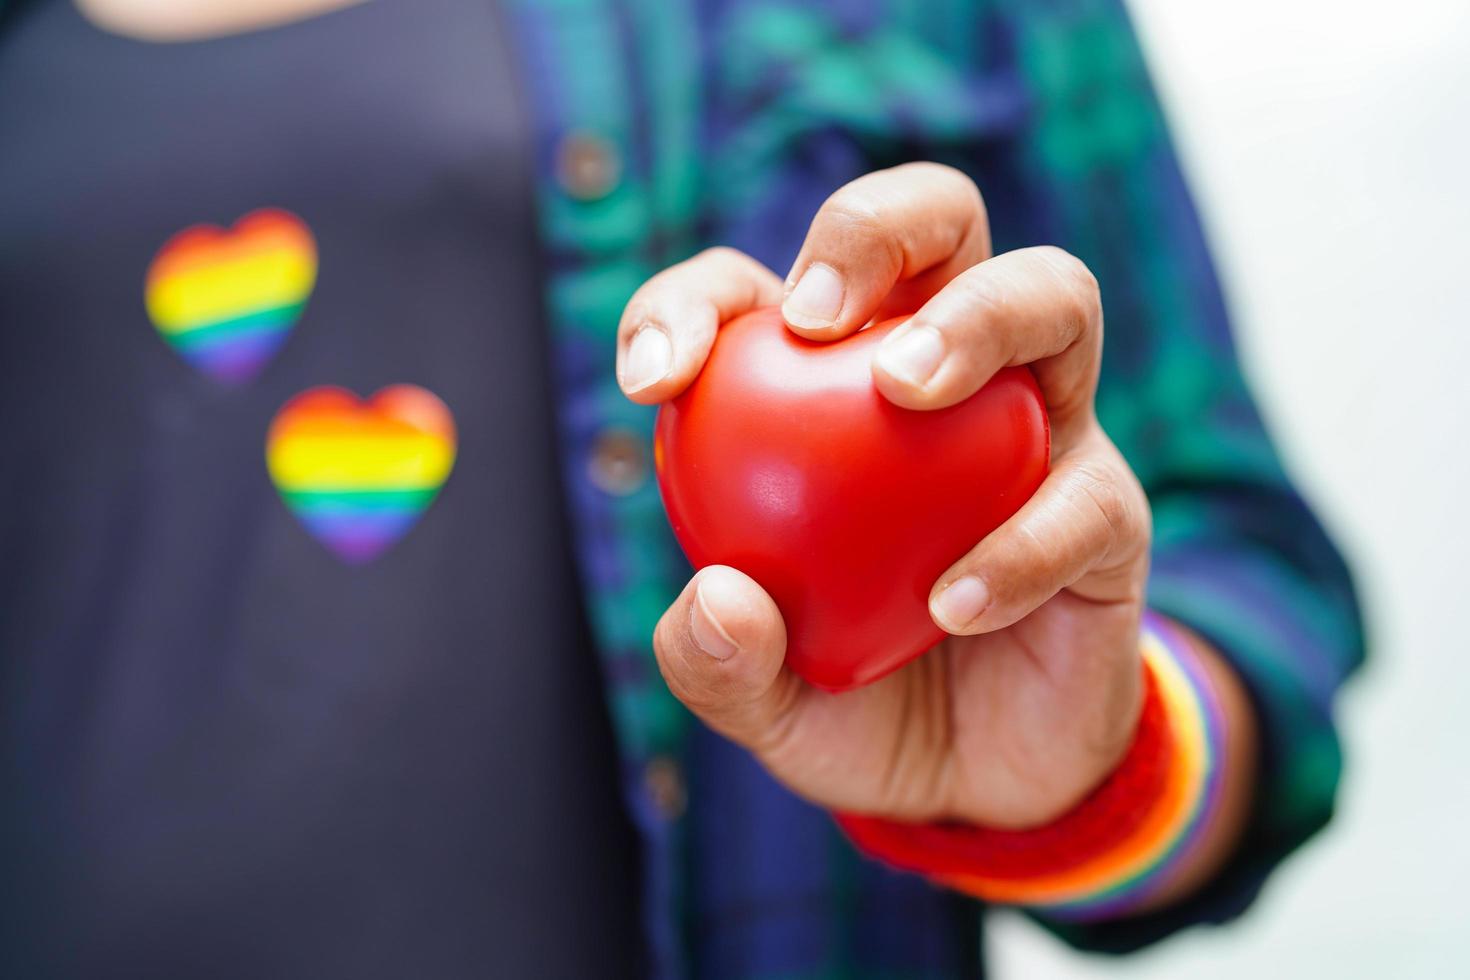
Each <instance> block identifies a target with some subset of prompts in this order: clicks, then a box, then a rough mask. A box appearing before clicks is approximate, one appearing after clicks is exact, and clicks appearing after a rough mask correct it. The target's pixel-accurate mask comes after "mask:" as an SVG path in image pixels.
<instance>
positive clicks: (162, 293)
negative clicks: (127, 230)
mask: <svg viewBox="0 0 1470 980" xmlns="http://www.w3.org/2000/svg"><path fill="white" fill-rule="evenodd" d="M316 257H317V256H316V241H315V239H313V238H312V235H311V229H309V228H307V227H306V224H305V223H304V222H302V220H301V219H300V218H298V217H296V216H295V215H294V214H291V213H290V212H289V211H282V210H280V209H279V208H262V209H260V210H259V211H252V212H250V213H249V214H247V215H245V216H244V217H243V218H241V219H240V220H239V221H237V222H236V223H235V227H234V228H231V229H229V230H228V231H227V230H225V229H223V228H218V227H216V226H214V225H194V226H193V227H190V228H185V229H184V230H183V231H181V232H179V233H178V234H177V235H174V236H173V237H172V238H170V239H169V240H168V241H167V242H164V244H163V247H162V248H160V249H159V250H158V254H157V255H155V256H154V257H153V262H152V264H151V265H149V267H148V276H147V280H146V283H145V285H144V291H143V292H144V302H145V305H146V306H147V307H148V316H149V317H150V318H151V319H152V320H153V325H154V326H155V327H156V328H157V329H158V332H159V334H161V335H162V336H163V339H164V340H166V341H168V343H169V345H170V346H171V347H173V348H174V350H176V351H178V352H179V354H181V355H182V356H183V358H184V359H185V360H186V361H188V362H189V363H190V364H193V365H194V366H195V367H197V368H199V369H200V370H201V371H203V372H204V373H205V374H207V375H209V376H210V377H211V378H214V379H215V380H216V381H220V382H223V383H225V384H240V383H243V382H245V381H249V380H250V379H251V378H253V377H255V376H256V375H257V374H258V373H260V370H261V368H263V367H264V366H265V365H266V363H267V362H268V361H269V360H270V359H271V356H272V355H274V354H275V352H276V350H277V348H279V347H280V346H281V344H282V343H283V342H285V340H286V336H287V335H288V334H289V333H290V332H291V328H292V327H294V326H295V325H296V321H297V320H298V319H299V318H300V316H301V310H302V308H303V307H304V306H305V305H306V301H307V299H308V298H309V297H310V296H311V288H312V286H313V285H315V283H316Z"/></svg>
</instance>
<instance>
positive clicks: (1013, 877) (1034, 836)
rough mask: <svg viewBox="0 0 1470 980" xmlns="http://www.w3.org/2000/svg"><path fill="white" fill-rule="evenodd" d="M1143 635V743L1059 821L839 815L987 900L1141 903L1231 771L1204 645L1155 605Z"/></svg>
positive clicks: (1212, 807) (1061, 911)
mask: <svg viewBox="0 0 1470 980" xmlns="http://www.w3.org/2000/svg"><path fill="white" fill-rule="evenodd" d="M1140 642H1141V648H1142V654H1143V666H1144V677H1145V682H1146V683H1145V698H1144V708H1143V711H1142V713H1141V716H1140V720H1139V725H1138V730H1137V733H1136V734H1135V736H1134V742H1133V745H1132V746H1131V747H1130V749H1129V751H1128V753H1127V755H1125V757H1124V759H1123V761H1122V763H1120V764H1119V766H1118V768H1117V769H1116V770H1115V771H1114V772H1113V774H1112V775H1111V776H1109V777H1108V779H1106V780H1105V781H1104V782H1103V784H1102V785H1101V786H1099V787H1098V788H1097V789H1095V790H1094V791H1093V792H1092V793H1091V794H1090V795H1089V796H1088V797H1087V799H1085V800H1084V801H1083V802H1082V803H1080V804H1078V805H1077V807H1075V808H1074V809H1073V810H1072V811H1070V812H1069V813H1067V814H1064V815H1063V816H1062V817H1061V818H1059V819H1058V820H1056V821H1055V822H1053V823H1051V824H1048V825H1047V826H1045V827H1039V828H1035V829H1033V830H1024V831H1006V830H996V829H992V828H987V827H977V826H969V825H955V824H905V823H900V822H898V821H891V820H883V819H878V818H872V817H860V816H855V815H852V814H837V815H836V818H837V821H838V823H839V824H840V825H841V826H842V827H843V829H844V830H845V831H846V832H847V833H848V835H849V836H850V837H851V838H852V839H853V841H854V842H855V843H856V844H857V845H858V846H859V847H860V848H862V849H863V850H865V851H867V852H868V853H870V854H872V855H873V856H875V857H878V858H880V859H883V860H885V861H888V862H889V863H891V864H894V865H897V866H899V867H902V868H906V869H908V870H912V871H917V872H920V873H922V874H926V875H928V876H930V877H931V878H933V879H934V880H936V881H938V882H940V883H942V884H944V885H946V886H948V887H952V888H955V889H956V890H959V891H963V892H967V893H969V894H972V895H975V896H977V897H980V898H984V899H986V900H987V901H991V902H996V903H1004V904H1011V905H1022V906H1026V907H1029V908H1033V909H1036V910H1037V911H1041V912H1044V913H1045V914H1046V915H1047V916H1049V917H1051V918H1054V919H1061V920H1066V921H1093V920H1100V919H1108V918H1115V917H1117V916H1121V915H1126V914H1127V913H1129V912H1130V911H1132V910H1134V909H1137V908H1139V907H1140V906H1142V905H1143V904H1145V903H1146V902H1148V901H1149V899H1151V898H1152V897H1153V896H1154V895H1156V894H1157V893H1158V892H1159V890H1160V889H1161V888H1164V887H1166V886H1167V885H1168V884H1169V883H1170V882H1171V881H1172V880H1173V879H1174V877H1175V875H1176V874H1177V872H1178V869H1179V868H1180V867H1181V866H1182V865H1183V864H1185V863H1186V861H1187V858H1188V857H1189V856H1190V855H1191V854H1192V853H1194V851H1195V850H1196V849H1197V848H1198V846H1199V844H1200V842H1201V840H1202V839H1203V838H1204V836H1205V832H1206V830H1207V829H1208V827H1209V826H1210V822H1211V821H1212V820H1213V819H1214V817H1215V815H1216V814H1217V812H1218V811H1219V803H1220V798H1221V787H1222V783H1223V778H1224V771H1225V767H1224V765H1223V759H1222V752H1223V748H1224V745H1225V738H1224V736H1225V732H1224V721H1225V720H1224V713H1223V710H1222V708H1221V705H1220V701H1219V698H1218V696H1217V694H1216V692H1215V690H1214V688H1213V686H1212V684H1211V682H1210V679H1209V676H1208V674H1207V673H1206V672H1205V669H1204V665H1203V664H1202V663H1201V661H1200V659H1199V656H1198V655H1197V654H1196V652H1195V650H1194V648H1193V647H1192V646H1191V644H1190V642H1189V641H1188V640H1187V639H1186V638H1185V637H1184V635H1183V634H1182V633H1181V632H1180V631H1179V629H1178V628H1176V627H1174V626H1172V625H1171V624H1170V623H1169V622H1168V620H1166V619H1164V618H1163V617H1161V616H1157V615H1154V614H1152V613H1147V614H1145V617H1144V623H1143V630H1142V634H1141V641H1140Z"/></svg>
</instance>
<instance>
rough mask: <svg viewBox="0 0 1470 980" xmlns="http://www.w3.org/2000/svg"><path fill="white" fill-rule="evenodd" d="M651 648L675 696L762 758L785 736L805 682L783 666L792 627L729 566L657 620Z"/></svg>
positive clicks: (697, 583)
mask: <svg viewBox="0 0 1470 980" xmlns="http://www.w3.org/2000/svg"><path fill="white" fill-rule="evenodd" d="M653 649H654V653H655V655H656V656H657V658H658V666H659V670H660V672H662V674H663V676H664V681H665V682H666V683H667V684H668V685H669V690H670V691H672V692H673V694H674V696H675V697H677V698H678V699H679V700H680V701H682V702H683V703H684V705H685V706H686V707H688V708H689V710H690V711H692V712H694V713H695V714H696V715H698V716H699V717H700V718H701V719H702V720H703V721H704V722H705V723H706V724H707V725H709V726H710V727H711V728H713V729H715V730H716V731H718V732H720V733H721V734H723V735H725V736H726V737H727V738H729V739H731V740H732V741H734V742H736V743H738V744H740V745H743V746H745V747H746V748H748V749H752V750H754V751H757V752H759V751H760V747H761V746H762V745H764V744H769V743H768V740H769V739H771V738H773V737H775V736H776V734H777V733H779V732H780V731H781V730H782V728H783V725H784V722H785V721H786V719H787V718H789V716H790V714H791V712H792V711H793V709H794V706H795V704H796V700H797V695H798V694H799V693H800V689H801V681H800V680H799V679H798V678H797V677H796V675H795V674H793V673H792V672H791V671H789V670H787V669H785V666H784V663H785V658H786V625H785V623H783V622H782V621H781V613H780V610H778V609H777V608H776V603H775V602H774V601H773V600H772V599H771V597H770V596H769V595H767V594H766V591H765V590H764V589H762V588H761V587H760V586H759V585H757V584H756V583H755V581H754V580H752V579H751V578H750V577H749V576H747V575H745V574H743V573H741V572H737V571H736V570H735V569H733V568H729V567H726V566H724V565H711V566H709V567H708V568H704V569H701V570H700V571H699V573H698V574H696V575H695V576H694V578H693V579H691V580H690V581H689V584H688V585H686V586H685V587H684V591H683V592H682V593H680V595H679V598H678V599H677V600H675V601H674V604H673V605H672V606H670V607H669V608H668V611H666V612H665V613H664V615H663V618H662V619H661V620H659V624H658V628H657V629H656V630H655V631H654V634H653Z"/></svg>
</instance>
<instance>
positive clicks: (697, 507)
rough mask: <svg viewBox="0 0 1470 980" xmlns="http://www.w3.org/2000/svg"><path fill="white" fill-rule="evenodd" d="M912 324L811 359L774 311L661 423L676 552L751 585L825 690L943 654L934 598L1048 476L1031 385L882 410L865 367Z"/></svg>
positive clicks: (661, 465)
mask: <svg viewBox="0 0 1470 980" xmlns="http://www.w3.org/2000/svg"><path fill="white" fill-rule="evenodd" d="M902 319H903V318H899V319H895V320H889V321H887V322H885V323H881V324H878V325H876V326H874V327H870V328H869V329H867V330H862V331H859V332H858V333H856V334H854V335H852V336H851V337H848V338H847V339H845V340H840V341H837V342H835V343H825V344H818V343H812V342H810V341H806V340H803V339H801V338H800V337H797V336H796V335H795V334H793V333H792V332H791V331H790V330H788V329H787V328H786V326H785V324H784V323H783V322H782V320H781V313H780V310H778V309H775V308H771V309H762V310H756V311H755V312H753V313H748V314H746V315H745V316H742V317H740V318H739V319H737V320H734V321H732V322H731V323H729V324H727V325H725V326H724V327H723V328H722V329H721V330H720V333H719V336H718V337H717V338H716V341H715V345H714V350H713V351H711V353H710V356H709V360H708V361H707V362H706V363H705V365H704V369H703V370H702V371H701V372H700V374H699V377H698V378H696V379H695V381H694V383H693V384H692V385H690V386H689V388H688V390H686V391H685V392H684V393H683V394H682V395H680V396H679V397H678V398H676V399H674V400H673V401H671V402H669V403H667V404H666V405H664V407H663V409H662V410H660V412H659V416H658V426H657V431H656V434H655V438H654V458H655V460H656V461H657V465H658V480H659V488H660V490H661V491H662V493H663V500H664V506H665V508H666V509H667V510H668V513H669V519H670V521H671V522H672V523H673V526H674V534H675V535H676V536H677V537H678V539H679V543H680V544H681V545H682V546H683V547H684V553H685V554H686V555H688V556H689V560H690V561H691V562H693V563H694V565H695V566H696V567H700V568H702V567H704V566H706V565H716V564H718V565H730V566H732V567H734V568H738V569H740V570H741V571H742V572H744V573H746V574H747V575H749V576H750V577H751V578H753V579H755V580H756V581H757V582H759V583H760V584H761V586H762V587H764V588H765V590H766V591H767V592H769V593H770V594H771V597H772V598H773V599H775V600H776V605H777V606H778V607H779V608H780V610H781V614H782V616H783V617H784V618H785V620H786V639H787V648H786V660H787V662H788V663H789V664H790V665H791V667H792V669H793V670H795V671H796V672H797V673H798V674H800V675H801V676H802V677H804V678H806V679H807V680H808V681H810V682H811V683H812V684H815V685H817V686H818V687H822V688H826V689H828V690H832V691H843V690H847V689H849V688H853V687H858V686H860V685H863V684H867V683H869V682H871V681H874V680H876V679H878V678H879V677H881V676H883V675H884V674H886V673H888V672H889V671H892V670H896V669H897V668H899V667H901V666H903V665H904V664H905V663H908V662H909V661H910V660H912V659H913V658H914V657H917V656H918V655H919V654H921V653H923V652H924V651H925V650H927V649H928V648H929V647H931V646H933V645H934V644H935V643H936V642H938V641H939V639H940V637H941V636H943V631H941V630H940V629H939V627H937V626H936V625H935V624H934V621H933V620H932V619H930V618H929V609H928V602H929V590H930V589H931V588H933V586H934V583H935V582H936V581H937V580H938V578H939V576H940V575H941V574H942V573H943V572H944V570H945V569H947V568H948V567H949V566H950V565H951V564H953V563H954V562H955V561H956V560H957V559H959V558H960V556H962V555H964V554H965V552H967V551H968V550H969V549H970V548H972V547H973V546H974V545H975V543H976V542H978V541H979V540H980V539H981V538H983V537H985V535H987V534H989V533H990V532H991V531H993V530H995V528H997V527H999V526H1000V525H1001V524H1002V523H1003V522H1004V521H1005V520H1006V519H1007V518H1008V517H1010V516H1011V515H1012V514H1014V513H1015V512H1016V511H1017V510H1018V509H1019V508H1020V506H1021V505H1022V504H1023V503H1025V502H1026V500H1027V499H1028V498H1029V497H1030V496H1031V494H1032V493H1033V492H1034V491H1035V490H1036V488H1037V487H1038V486H1040V485H1041V481H1042V480H1043V479H1044V478H1045V476H1046V470H1047V463H1048V454H1049V451H1050V433H1049V431H1048V428H1047V419H1046V409H1045V405H1044V404H1043V402H1042V398H1041V391H1040V390H1039V389H1038V388H1037V386H1036V380H1035V379H1034V378H1033V377H1032V376H1031V372H1030V371H1029V370H1027V369H1026V368H1006V369H1004V370H1002V371H1001V372H1000V373H999V374H997V375H996V376H995V377H994V378H993V379H991V381H990V382H989V383H988V384H986V385H985V387H983V388H981V389H980V390H979V391H978V392H976V393H975V394H974V395H972V396H970V397H969V398H968V399H966V400H965V401H963V402H961V403H960V404H958V405H955V406H953V407H950V408H945V409H940V410H938V411H931V412H920V411H912V410H909V409H904V408H899V407H898V406H896V405H894V404H893V403H892V402H889V401H888V400H887V399H885V398H884V397H883V396H882V395H881V394H879V393H878V389H877V388H876V387H874V385H873V376H872V372H871V364H872V360H873V353H874V351H875V350H876V349H877V346H878V342H879V341H881V340H882V339H883V337H884V335H885V334H887V333H888V332H889V331H890V330H892V329H893V328H894V327H895V326H896V325H897V324H899V323H900V322H902Z"/></svg>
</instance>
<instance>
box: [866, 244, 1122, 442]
mask: <svg viewBox="0 0 1470 980" xmlns="http://www.w3.org/2000/svg"><path fill="white" fill-rule="evenodd" d="M1101 357H1102V302H1101V299H1100V297H1099V294H1098V287H1097V280H1096V279H1095V278H1093V275H1092V273H1091V272H1089V271H1088V269H1087V267H1086V266H1085V265H1083V264H1082V262H1081V261H1080V260H1078V259H1077V258H1075V257H1073V256H1071V255H1069V254H1067V253H1066V252H1063V251H1061V250H1060V249H1056V248H1050V247H1042V248H1027V249H1021V250H1019V251H1015V252H1007V253H1005V254H1003V255H997V256H996V257H995V258H993V259H990V260H989V261H986V262H982V263H980V264H979V265H976V266H974V267H973V268H971V269H968V270H966V271H965V272H963V273H961V274H960V275H959V276H957V277H956V278H955V279H954V280H953V281H952V282H950V283H949V285H947V286H945V287H944V288H943V289H942V290H940V291H939V292H938V293H937V294H936V295H935V296H934V298H933V299H931V300H930V301H929V302H928V303H926V304H924V306H923V307H922V308H920V309H919V311H918V312H917V313H915V314H914V315H913V317H912V318H911V319H910V320H909V321H908V322H907V323H904V324H902V325H901V326H899V327H898V328H897V329H895V330H894V331H893V332H892V333H890V334H889V335H888V336H887V337H885V338H884V339H883V343H882V344H881V345H880V346H879V348H878V351H877V353H876V354H875V355H874V357H873V380H874V382H875V383H876V384H877V386H878V389H879V390H880V391H881V392H882V393H883V394H884V396H885V397H887V398H888V400H889V401H892V402H894V403H895V404H897V405H901V406H903V407H905V408H917V409H935V408H944V407H946V406H949V405H953V404H955V403H957V402H961V401H963V400H964V399H966V398H968V397H969V396H970V395H972V394H974V392H975V391H976V390H977V389H978V388H979V387H980V386H981V385H983V384H984V383H985V382H986V381H988V380H989V379H990V377H991V375H993V374H995V372H996V371H998V370H1000V369H1001V368H1002V367H1004V366H1006V365H1010V364H1030V365H1031V369H1032V371H1033V372H1034V373H1035V374H1036V379H1037V381H1038V382H1039V383H1040V385H1041V390H1042V393H1043V394H1044V395H1045V396H1046V404H1047V410H1048V413H1049V414H1050V417H1051V425H1052V434H1053V440H1054V444H1055V445H1056V446H1057V449H1058V452H1059V453H1060V452H1062V451H1065V450H1066V449H1067V448H1068V446H1069V445H1070V443H1071V441H1072V440H1073V439H1074V438H1075V437H1076V436H1077V435H1079V434H1080V433H1081V432H1082V431H1084V429H1085V424H1086V423H1087V422H1088V421H1089V420H1090V419H1091V418H1092V399H1093V395H1094V393H1095V392H1096V389H1097V374H1098V368H1099V364H1100V361H1101Z"/></svg>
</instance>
